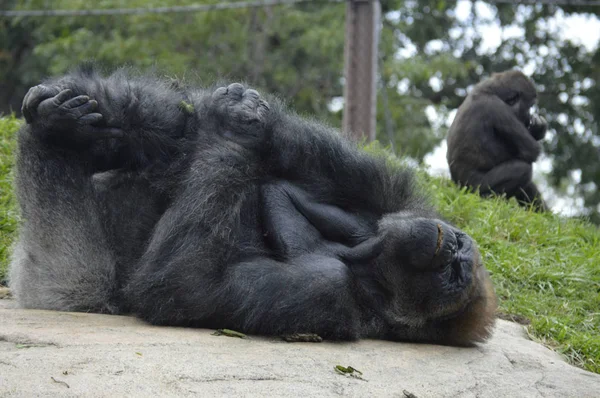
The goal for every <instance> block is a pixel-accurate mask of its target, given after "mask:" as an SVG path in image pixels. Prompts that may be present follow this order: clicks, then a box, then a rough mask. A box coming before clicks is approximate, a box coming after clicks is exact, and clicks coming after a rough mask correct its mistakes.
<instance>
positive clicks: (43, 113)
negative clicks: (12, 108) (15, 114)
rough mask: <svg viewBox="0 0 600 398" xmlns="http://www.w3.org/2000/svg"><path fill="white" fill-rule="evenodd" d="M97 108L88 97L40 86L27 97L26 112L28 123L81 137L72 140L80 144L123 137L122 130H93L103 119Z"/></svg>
mask: <svg viewBox="0 0 600 398" xmlns="http://www.w3.org/2000/svg"><path fill="white" fill-rule="evenodd" d="M97 108H98V102H97V101H95V100H93V99H90V97H89V96H87V95H78V96H75V95H74V94H73V92H72V91H71V90H69V89H65V90H61V89H60V88H58V87H55V86H46V85H38V86H35V87H32V88H31V89H29V91H28V92H27V94H26V95H25V98H24V100H23V107H22V112H23V116H24V117H25V120H26V121H27V123H29V124H32V125H37V126H39V127H42V130H43V131H47V132H54V133H57V132H69V133H77V134H76V135H73V136H72V137H70V138H72V139H74V140H77V141H82V140H87V139H90V138H91V139H98V138H106V137H121V136H122V135H123V133H122V131H121V130H120V129H114V128H104V127H96V126H93V124H96V123H99V122H101V121H102V119H103V116H102V114H101V113H98V112H97V111H96V110H97Z"/></svg>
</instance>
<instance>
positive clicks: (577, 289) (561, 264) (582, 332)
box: [0, 118, 600, 373]
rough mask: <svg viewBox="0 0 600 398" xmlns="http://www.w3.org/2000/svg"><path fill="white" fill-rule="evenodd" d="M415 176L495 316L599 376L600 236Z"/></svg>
mask: <svg viewBox="0 0 600 398" xmlns="http://www.w3.org/2000/svg"><path fill="white" fill-rule="evenodd" d="M18 126H19V121H18V120H17V119H15V118H4V119H0V217H1V218H0V280H2V278H3V277H4V276H5V274H6V267H7V264H8V250H9V247H10V244H11V242H12V241H13V239H14V238H15V229H16V224H17V221H18V217H17V213H16V210H15V208H16V206H15V201H14V196H13V194H12V190H11V181H12V175H11V169H12V165H13V157H12V154H13V153H14V148H15V140H14V135H15V132H16V129H17V128H18ZM370 150H373V151H375V152H378V151H380V149H378V148H377V146H375V147H372V149H370ZM420 174H421V176H422V179H421V180H422V181H423V183H424V186H427V187H428V188H426V189H428V190H429V191H430V192H431V195H432V197H433V200H434V202H435V203H436V205H437V206H438V208H439V209H440V211H441V213H442V214H443V215H444V216H445V217H447V218H448V219H449V220H450V221H452V222H453V223H455V224H456V225H458V226H459V227H461V228H462V229H464V230H465V231H466V232H467V233H469V234H470V235H471V236H472V237H474V238H475V239H476V240H477V242H478V243H479V246H480V249H481V252H482V256H483V259H484V262H485V264H486V266H487V267H488V269H489V270H490V272H491V274H492V279H493V281H494V284H495V286H496V292H497V293H498V296H499V298H500V310H501V311H502V312H503V313H504V314H508V315H516V316H520V317H525V318H527V319H528V320H529V321H530V322H531V323H530V324H529V325H528V326H527V329H528V332H529V334H530V336H532V338H534V339H536V340H538V341H540V342H543V343H544V344H546V345H548V346H550V347H552V348H553V349H555V350H556V351H558V352H560V353H562V354H564V355H565V357H566V358H567V360H569V361H570V362H571V363H573V364H575V365H578V366H581V367H583V368H586V369H588V370H590V371H593V372H597V373H600V333H599V332H598V331H599V330H600V230H599V229H598V228H597V227H595V226H594V225H592V224H589V223H586V222H583V221H580V220H575V219H566V218H562V217H559V216H555V215H551V214H544V215H542V214H537V213H534V212H531V211H526V210H523V209H521V208H519V207H518V206H517V205H516V203H514V201H512V202H507V201H505V200H503V199H501V198H498V199H493V200H482V199H480V198H479V197H478V196H477V195H473V194H469V193H466V192H464V191H461V190H460V189H458V188H456V186H454V184H452V183H451V182H449V181H447V180H441V179H438V178H432V177H428V176H426V175H425V174H424V173H420Z"/></svg>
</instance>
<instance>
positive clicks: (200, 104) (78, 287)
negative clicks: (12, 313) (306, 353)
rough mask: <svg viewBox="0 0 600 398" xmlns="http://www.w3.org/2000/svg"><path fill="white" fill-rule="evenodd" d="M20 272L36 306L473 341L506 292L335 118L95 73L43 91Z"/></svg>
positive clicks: (22, 135) (263, 328)
mask: <svg viewBox="0 0 600 398" xmlns="http://www.w3.org/2000/svg"><path fill="white" fill-rule="evenodd" d="M23 113H24V116H25V118H26V121H27V124H26V125H25V126H23V128H22V129H21V130H20V132H19V156H18V169H17V188H18V190H17V192H18V198H19V202H20V205H21V209H22V215H23V218H24V222H23V225H22V226H21V231H20V239H19V242H18V244H17V246H16V248H15V253H14V258H13V261H12V264H11V271H10V283H11V287H12V289H14V292H15V295H16V297H17V300H18V302H19V303H20V305H21V306H23V307H28V308H48V309H57V310H66V311H95V312H103V313H111V314H120V313H133V314H135V315H137V316H139V317H141V318H143V319H145V320H147V321H149V322H151V323H153V324H159V325H180V326H193V327H208V328H231V329H236V330H239V331H243V332H246V333H257V334H268V335H278V334H291V333H296V332H304V333H316V334H319V335H320V336H322V337H324V338H330V339H356V338H361V337H373V338H385V339H394V340H410V341H429V342H437V343H444V344H457V345H468V344H471V343H473V342H476V341H482V340H484V339H485V338H487V337H488V336H489V333H490V328H491V326H492V324H493V320H494V311H495V296H494V293H493V288H492V286H491V283H490V280H489V276H488V274H487V272H486V271H485V268H484V267H483V266H482V264H481V260H480V256H479V253H478V251H477V248H476V246H475V244H474V242H473V241H472V240H471V239H470V238H469V237H468V236H467V235H465V234H464V233H462V232H461V231H460V230H458V229H456V228H455V227H452V226H451V225H449V224H447V223H445V222H443V221H440V220H439V218H438V215H437V214H436V213H435V212H434V211H433V210H432V209H431V208H430V207H429V206H428V205H426V204H425V201H424V198H423V197H421V196H419V195H418V194H417V193H415V192H414V191H415V190H414V188H413V177H412V174H411V173H410V172H408V171H402V170H395V169H394V170H392V169H390V168H388V167H387V166H386V163H385V161H384V160H383V159H376V158H373V157H371V156H369V155H367V154H365V153H363V152H361V151H359V150H357V149H356V148H355V147H354V146H353V145H352V144H350V143H348V142H346V141H344V140H343V139H342V138H340V136H339V135H338V134H337V133H336V132H335V131H333V130H330V129H328V128H326V127H324V126H322V125H320V124H317V123H314V122H311V121H308V120H305V119H302V118H299V117H297V116H295V115H293V114H291V113H290V112H287V111H285V110H284V109H283V107H282V106H281V105H280V104H279V103H278V102H276V101H270V103H267V102H266V101H265V100H263V99H262V98H261V97H260V96H259V95H258V93H257V92H256V91H254V90H246V89H244V87H243V86H242V85H240V84H232V85H230V86H228V87H226V88H218V89H216V90H214V91H212V90H209V91H205V90H200V89H184V88H180V87H174V86H172V85H170V84H169V83H168V82H165V81H162V80H160V79H156V78H154V77H148V76H137V75H135V74H132V73H130V72H127V71H125V70H120V71H117V72H115V73H113V74H112V75H110V76H108V77H102V76H101V75H99V74H98V72H96V71H95V70H94V69H93V68H90V67H86V68H82V69H80V70H79V71H76V72H73V73H71V74H68V75H66V76H64V77H62V78H59V79H56V80H51V81H48V82H46V83H44V84H43V85H40V86H36V87H34V88H32V89H31V90H30V91H29V93H28V94H27V96H26V97H25V99H24V105H23Z"/></svg>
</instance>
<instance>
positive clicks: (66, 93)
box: [53, 88, 73, 105]
mask: <svg viewBox="0 0 600 398" xmlns="http://www.w3.org/2000/svg"><path fill="white" fill-rule="evenodd" d="M72 96H73V91H71V90H70V89H68V88H67V89H65V90H63V91H61V92H60V93H58V94H56V96H54V98H53V100H54V103H55V104H56V105H62V104H63V103H64V102H65V101H66V100H68V99H69V98H71V97H72Z"/></svg>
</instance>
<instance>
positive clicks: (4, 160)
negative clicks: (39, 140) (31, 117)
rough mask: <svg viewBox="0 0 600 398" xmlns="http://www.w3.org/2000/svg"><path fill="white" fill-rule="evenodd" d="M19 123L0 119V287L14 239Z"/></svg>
mask: <svg viewBox="0 0 600 398" xmlns="http://www.w3.org/2000/svg"><path fill="white" fill-rule="evenodd" d="M19 125H20V121H19V120H18V119H16V118H15V117H14V116H13V117H5V118H0V285H1V284H2V280H3V279H4V278H5V277H6V268H7V266H8V258H9V251H10V246H11V244H12V242H13V240H14V238H15V233H16V228H17V222H18V216H17V206H16V202H15V197H14V194H13V189H12V181H13V174H12V169H13V166H14V156H13V154H14V152H15V147H16V139H15V133H16V132H17V129H18V128H19Z"/></svg>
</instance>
